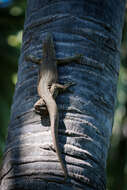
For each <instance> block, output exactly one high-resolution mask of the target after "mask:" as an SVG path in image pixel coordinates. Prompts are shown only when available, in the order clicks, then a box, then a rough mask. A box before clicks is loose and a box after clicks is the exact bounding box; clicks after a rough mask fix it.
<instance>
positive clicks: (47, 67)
mask: <svg viewBox="0 0 127 190" xmlns="http://www.w3.org/2000/svg"><path fill="white" fill-rule="evenodd" d="M42 51H43V58H42V59H37V58H35V57H32V56H25V59H26V60H27V61H32V62H34V63H38V64H40V68H39V77H38V85H37V92H38V95H39V96H40V99H39V100H38V101H37V102H36V103H35V104H34V108H35V111H36V112H37V113H41V110H42V109H43V107H44V105H45V106H46V108H47V110H48V113H49V118H50V125H51V135H52V139H53V146H54V148H55V151H56V153H57V156H58V159H59V161H60V163H61V167H62V170H63V172H64V180H63V181H65V180H66V178H67V169H66V167H65V166H64V163H63V159H62V155H61V152H60V149H59V143H58V125H59V113H58V108H57V104H56V102H55V97H56V96H57V91H58V89H62V90H63V91H64V90H66V89H68V88H69V87H70V86H71V85H74V83H73V82H72V83H71V82H70V83H67V84H64V85H62V84H59V83H57V81H58V72H57V65H61V64H68V63H71V62H75V61H76V62H78V63H80V62H81V58H82V55H80V54H79V55H75V56H70V57H66V58H60V59H57V58H56V53H55V47H54V42H53V36H52V34H51V33H48V34H47V36H46V38H45V40H44V42H43V48H42Z"/></svg>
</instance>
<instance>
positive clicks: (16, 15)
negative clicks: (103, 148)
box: [0, 0, 127, 190]
mask: <svg viewBox="0 0 127 190" xmlns="http://www.w3.org/2000/svg"><path fill="white" fill-rule="evenodd" d="M3 1H4V0H3ZM6 1H7V0H6ZM8 1H9V0H8ZM1 2H2V1H0V28H1V29H0V49H1V51H0V61H1V65H2V67H1V69H0V84H1V91H0V107H1V109H0V160H1V158H2V153H3V149H4V145H5V139H6V134H7V126H8V123H9V117H10V108H11V104H12V98H13V93H14V88H15V84H16V80H17V69H18V68H17V66H18V64H17V63H18V58H19V55H20V48H21V41H22V30H23V24H24V17H25V7H26V1H25V0H21V1H19V0H13V3H12V4H11V3H10V2H11V0H10V1H9V3H10V4H11V5H9V6H7V7H6V6H3V7H4V8H2V7H1ZM126 32H127V13H126V15H125V24H124V30H123V39H122V49H121V60H122V64H121V69H120V76H119V83H118V92H117V104H116V111H115V120H114V127H113V135H112V139H111V147H110V150H109V158H108V168H107V173H108V179H107V183H108V185H107V189H108V190H127V35H126Z"/></svg>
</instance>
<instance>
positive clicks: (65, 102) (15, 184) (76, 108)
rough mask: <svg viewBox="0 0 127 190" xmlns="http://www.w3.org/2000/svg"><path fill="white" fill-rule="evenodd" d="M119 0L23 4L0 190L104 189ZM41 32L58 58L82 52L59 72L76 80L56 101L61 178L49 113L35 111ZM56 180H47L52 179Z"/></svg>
mask: <svg viewBox="0 0 127 190" xmlns="http://www.w3.org/2000/svg"><path fill="white" fill-rule="evenodd" d="M124 10H125V0H115V1H114V0H110V1H109V0H103V1H102V0H94V1H93V0H78V1H77V0H69V1H67V0H64V1H62V0H59V1H58V0H54V1H53V0H52V1H51V0H36V1H35V0H28V3H27V14H26V20H25V25H24V35H23V44H22V50H21V56H20V60H19V69H18V82H17V85H16V89H15V95H14V100H13V105H12V109H11V119H10V124H9V127H8V137H7V141H6V148H5V152H4V157H3V164H2V168H1V186H0V187H1V188H0V189H1V190H12V189H13V190H17V189H18V190H20V189H22V190H23V189H25V190H42V189H43V190H46V189H48V190H50V189H51V190H57V189H59V190H60V189H61V190H69V189H71V190H72V189H73V190H83V189H85V190H105V189H106V177H105V169H106V159H107V151H108V147H109V140H110V136H111V131H112V123H113V115H114V104H115V97H116V85H117V79H118V72H119V64H120V43H121V36H122V26H123V17H124ZM47 32H51V33H52V34H53V38H54V44H55V49H56V56H57V58H64V57H66V56H72V55H75V54H83V56H84V58H83V61H82V64H77V63H76V62H73V63H70V64H69V65H66V66H59V67H58V74H59V82H61V83H66V82H75V83H76V85H75V86H72V87H71V88H70V90H71V91H72V92H71V91H70V92H67V93H63V94H61V95H59V96H58V97H57V98H56V102H57V105H58V109H59V116H60V121H59V144H60V150H61V152H62V158H63V160H64V163H65V166H66V168H67V171H68V178H67V180H66V181H65V183H64V184H62V183H60V181H59V180H62V179H63V178H64V175H63V172H62V169H61V165H60V163H59V161H58V158H57V155H56V153H55V152H54V151H53V150H51V149H50V148H49V145H50V144H51V143H52V138H51V129H50V122H49V117H48V116H43V115H42V118H41V117H40V115H38V114H36V113H35V112H34V109H33V105H34V103H35V102H36V101H37V100H38V99H39V97H38V95H37V75H38V69H39V67H38V65H36V64H34V63H30V62H28V61H25V59H24V56H25V55H29V54H30V55H31V54H32V55H34V56H35V57H37V58H41V57H42V56H43V55H42V43H43V40H44V39H45V36H46V34H47ZM54 179H55V180H56V182H51V181H52V180H54Z"/></svg>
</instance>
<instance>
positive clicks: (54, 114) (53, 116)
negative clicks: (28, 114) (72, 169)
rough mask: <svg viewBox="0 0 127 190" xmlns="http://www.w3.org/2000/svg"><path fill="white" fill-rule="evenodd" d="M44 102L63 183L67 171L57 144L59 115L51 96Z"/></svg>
mask: <svg viewBox="0 0 127 190" xmlns="http://www.w3.org/2000/svg"><path fill="white" fill-rule="evenodd" d="M47 94H49V93H47ZM44 101H45V103H46V107H47V109H48V112H49V117H50V125H51V134H52V139H53V145H54V147H55V149H56V153H57V156H58V159H59V161H60V163H61V167H62V170H63V172H64V176H65V177H64V181H65V180H66V178H67V170H66V167H65V165H64V162H63V159H62V154H61V152H60V148H59V142H58V126H59V113H58V108H57V104H56V102H55V100H54V99H53V97H52V95H51V94H49V96H46V97H45V98H44Z"/></svg>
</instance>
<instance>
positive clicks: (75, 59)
mask: <svg viewBox="0 0 127 190" xmlns="http://www.w3.org/2000/svg"><path fill="white" fill-rule="evenodd" d="M82 59H83V55H81V54H77V55H74V56H70V57H64V58H58V59H57V64H58V65H63V64H68V63H71V62H77V63H79V64H81V63H82Z"/></svg>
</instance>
